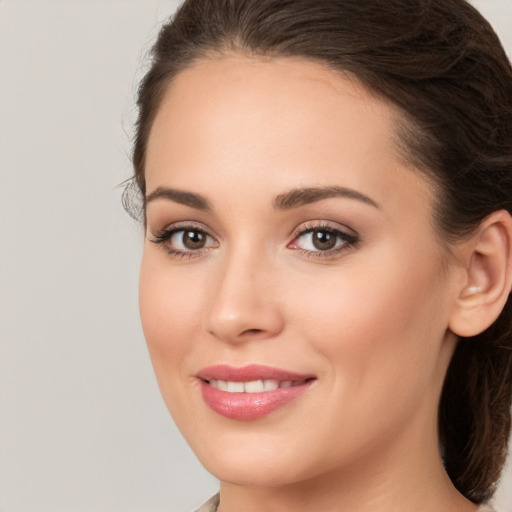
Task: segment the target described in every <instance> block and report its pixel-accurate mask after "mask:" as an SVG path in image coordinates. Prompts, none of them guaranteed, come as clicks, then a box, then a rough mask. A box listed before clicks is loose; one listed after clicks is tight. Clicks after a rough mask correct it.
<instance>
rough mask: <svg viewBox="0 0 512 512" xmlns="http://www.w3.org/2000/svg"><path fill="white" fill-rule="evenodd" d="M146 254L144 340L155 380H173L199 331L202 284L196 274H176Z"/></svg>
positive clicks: (141, 300)
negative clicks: (175, 370) (194, 335)
mask: <svg viewBox="0 0 512 512" xmlns="http://www.w3.org/2000/svg"><path fill="white" fill-rule="evenodd" d="M159 259H160V258H158V257H155V256H154V255H152V254H144V255H143V259H142V265H141V271H140V279H139V307H140V316H141V321H142V328H143V331H144V336H145V338H146V342H147V345H148V348H149V352H150V355H151V359H152V362H153V366H154V368H155V372H156V376H157V378H158V380H159V382H160V380H161V379H164V378H170V376H174V375H176V372H173V371H171V372H169V370H172V368H177V369H179V371H185V370H186V368H185V367H184V365H183V364H182V362H183V360H184V358H185V357H186V355H187V353H188V351H189V349H190V347H191V343H190V342H189V343H187V340H188V341H191V338H192V336H193V333H194V332H196V331H197V329H198V325H199V322H198V319H199V318H201V317H200V309H201V305H200V291H201V289H202V286H201V284H200V283H199V282H198V281H197V276H196V278H195V277H194V275H193V272H187V273H185V278H184V277H183V275H184V273H183V272H182V271H181V272H180V271H179V270H178V271H176V270H175V269H174V270H173V269H172V268H171V267H170V266H169V265H166V264H165V261H159Z"/></svg>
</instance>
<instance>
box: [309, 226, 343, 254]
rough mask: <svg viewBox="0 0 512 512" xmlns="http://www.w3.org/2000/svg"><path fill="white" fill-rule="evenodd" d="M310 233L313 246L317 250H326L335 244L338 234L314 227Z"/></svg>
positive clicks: (332, 247)
mask: <svg viewBox="0 0 512 512" xmlns="http://www.w3.org/2000/svg"><path fill="white" fill-rule="evenodd" d="M311 234H312V240H311V241H312V243H313V246H314V247H315V248H316V249H318V250H319V251H328V250H330V249H334V247H335V246H336V242H337V240H338V235H337V234H336V233H335V232H333V231H327V230H325V229H323V230H320V229H318V230H317V229H315V230H314V231H312V233H311Z"/></svg>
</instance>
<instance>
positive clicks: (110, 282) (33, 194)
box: [0, 0, 512, 512]
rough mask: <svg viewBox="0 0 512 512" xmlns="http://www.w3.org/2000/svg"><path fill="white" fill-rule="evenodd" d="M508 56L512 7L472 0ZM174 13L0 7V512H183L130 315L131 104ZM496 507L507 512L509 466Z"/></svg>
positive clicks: (135, 233)
mask: <svg viewBox="0 0 512 512" xmlns="http://www.w3.org/2000/svg"><path fill="white" fill-rule="evenodd" d="M475 4H476V5H477V6H478V7H479V8H481V10H482V11H483V12H484V14H486V15H487V16H488V18H489V19H490V20H491V21H492V22H493V24H494V25H495V27H496V29H497V30H498V32H499V33H500V35H501V37H502V40H503V42H504V45H505V46H506V48H507V50H508V53H509V55H512V0H479V1H476V0H475ZM176 5H177V2H175V1H171V0H32V1H31V0H0V70H1V71H0V290H1V295H0V340H1V344H0V511H1V512H82V511H83V512H117V511H119V512H121V511H122V512H142V511H144V512H164V511H166V512H181V511H183V512H186V511H190V510H193V509H194V508H195V507H196V506H198V505H199V504H201V503H202V502H203V501H204V500H205V499H206V498H207V497H208V496H209V495H211V494H213V493H214V492H215V490H216V487H217V482H216V481H215V480H214V479H213V478H212V477H211V476H210V475H208V474H207V473H206V472H205V471H204V470H203V469H202V468H201V466H200V465H199V464H198V463H197V461H196V460H195V459H194V456H193V454H192V453H191V452H190V450H189V448H188V447H187V446H186V444H185V443H184V441H183V440H182V439H181V437H180V434H179V433H178V432H177V430H176V428H175V427H174V425H173V423H172V421H171V419H170V418H169V416H168V413H167V411H166V409H165V406H164V404H163V401H162V400H161V398H160V394H159V391H158V389H157V385H156V382H155V379H154V377H153V372H152V369H151V365H150V361H149V357H148V355H147V352H146V347H145V343H144V340H143V336H142V332H141V328H140V325H139V320H138V309H137V278H138V276H137V273H138V263H139V258H140V249H141V242H142V231H141V229H140V227H139V226H137V225H136V223H135V222H133V221H132V220H131V219H129V218H128V216H127V215H126V214H125V213H124V211H123V210H122V208H121V205H120V194H121V191H120V189H119V188H116V187H117V185H118V184H119V183H120V182H121V181H122V180H124V179H126V178H127V177H129V175H130V173H131V168H130V161H129V152H130V136H131V133H132V132H131V126H132V124H133V120H134V107H133V99H134V91H135V86H136V83H137V81H138V79H139V78H140V76H141V74H142V71H143V62H144V60H143V56H144V54H145V52H146V51H147V50H148V49H149V47H150V45H151V42H152V41H153V39H154V37H155V35H156V33H157V30H158V25H159V23H160V22H161V21H162V20H163V19H165V18H166V17H167V16H168V15H169V14H171V13H172V11H173V10H174V9H175V7H176ZM496 504H497V505H498V506H499V507H501V511H502V512H512V468H510V467H509V469H508V472H507V473H506V475H505V476H504V479H503V484H502V486H501V488H500V491H499V494H498V497H497V500H496Z"/></svg>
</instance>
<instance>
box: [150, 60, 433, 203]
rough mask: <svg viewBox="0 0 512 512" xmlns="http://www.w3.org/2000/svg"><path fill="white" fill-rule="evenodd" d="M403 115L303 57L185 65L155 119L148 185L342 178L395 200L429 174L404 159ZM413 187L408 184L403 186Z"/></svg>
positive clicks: (248, 184)
mask: <svg viewBox="0 0 512 512" xmlns="http://www.w3.org/2000/svg"><path fill="white" fill-rule="evenodd" d="M399 119H400V113H399V112H398V110H397V108H395V107H394V106H393V105H391V104H390V103H389V102H387V101H385V100H383V99H382V98H380V97H377V96H376V95H375V94H372V93H370V92H369V91H368V90H367V89H366V88H364V87H363V86H362V85H361V84H360V83H359V82H358V81H357V80H356V79H355V78H354V77H352V76H351V75H342V74H341V73H339V72H335V71H332V70H329V69H327V68H326V67H325V66H323V65H321V64H319V63H316V62H312V61H308V60H305V59H301V58H279V59H275V58H272V59H262V58H248V57H242V56H231V57H226V58H222V59H220V58H217V59H210V60H203V61H199V62H198V63H196V65H195V66H194V67H192V68H189V69H187V70H185V71H183V72H181V73H180V74H179V75H178V76H177V77H176V79H175V80H174V81H173V82H172V84H171V86H170V87H169V89H168V91H167V92H166V94H165V96H164V99H163V101H162V104H161V106H160V108H159V111H158V113H157V116H156V118H155V121H154V124H153V127H152V130H151V133H150V137H149V141H148V151H147V160H146V178H147V190H148V191H149V192H151V190H153V189H155V188H156V187H158V186H162V185H170V186H173V187H175V188H183V189H186V190H189V189H190V188H191V186H193V188H194V189H195V190H196V191H198V192H200V193H206V194H207V193H208V192H210V191H212V190H219V189H220V188H222V184H223V183H226V185H229V187H230V188H231V189H233V187H236V186H237V184H238V183H239V182H240V184H241V186H242V187H241V188H243V189H250V190H251V191H252V192H253V194H252V195H253V196H254V194H255V193H256V191H259V190H260V189H261V188H262V186H261V185H262V183H263V182H264V183H265V187H264V188H265V191H270V190H274V191H275V193H276V194H277V193H279V192H280V189H289V188H290V187H291V186H311V185H316V186H319V185H320V186H321V185H328V186H329V185H341V186H346V187H351V188H354V189H359V190H361V192H363V193H366V194H368V195H372V197H373V198H374V200H375V201H376V202H377V203H382V202H386V200H387V201H388V202H389V201H390V199H392V197H393V196H396V195H397V194H398V195H400V191H403V190H404V189H408V187H409V185H411V183H412V182H415V183H414V186H416V187H420V188H422V194H424V193H425V191H426V190H427V188H426V182H425V180H424V179H423V178H422V177H421V175H420V174H419V173H417V172H414V171H413V170H411V168H410V167H411V166H408V165H407V164H406V163H405V162H404V161H403V158H402V157H401V152H400V149H399V143H398V137H397V126H398V122H397V121H398V120H399ZM406 193H407V194H409V193H410V190H406Z"/></svg>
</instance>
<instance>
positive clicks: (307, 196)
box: [273, 186, 380, 210]
mask: <svg viewBox="0 0 512 512" xmlns="http://www.w3.org/2000/svg"><path fill="white" fill-rule="evenodd" d="M333 197H343V198H347V199H355V200H357V201H362V202H363V203H366V204H368V205H370V206H374V207H375V208H378V209H380V206H379V205H378V203H376V202H375V201H374V200H373V199H371V198H370V197H368V196H367V195H365V194H362V193H361V192H358V191H357V190H354V189H351V188H346V187H337V186H331V187H309V188H296V189H293V190H290V191H289V192H285V193H284V194H280V195H278V196H277V197H276V198H275V199H274V201H273V206H274V208H275V209H276V210H290V209H292V208H298V207H299V206H304V205H307V204H311V203H316V202H317V201H322V200H323V199H330V198H333Z"/></svg>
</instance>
